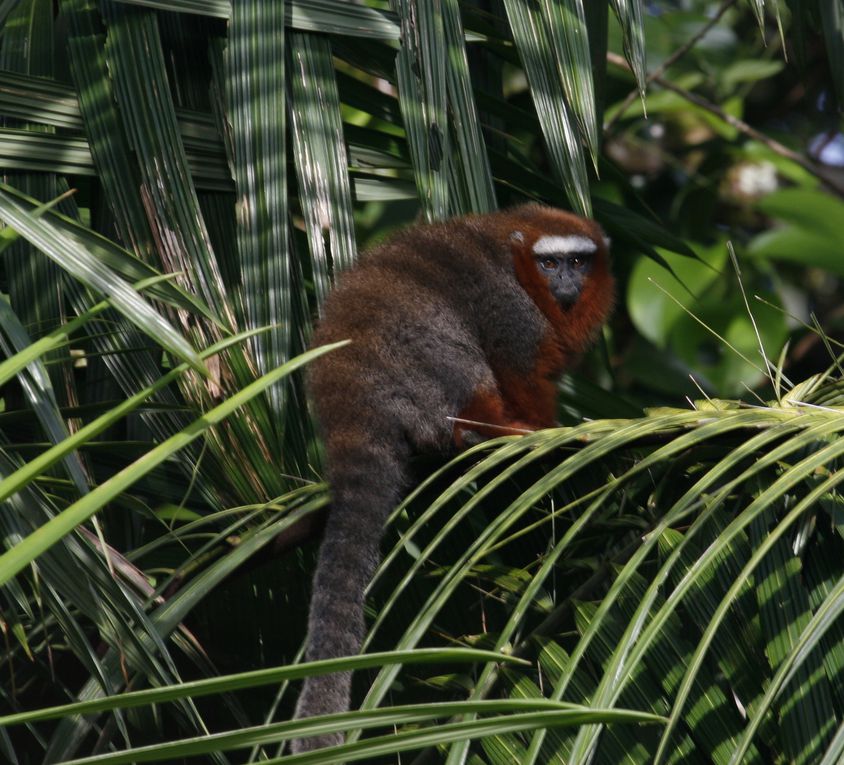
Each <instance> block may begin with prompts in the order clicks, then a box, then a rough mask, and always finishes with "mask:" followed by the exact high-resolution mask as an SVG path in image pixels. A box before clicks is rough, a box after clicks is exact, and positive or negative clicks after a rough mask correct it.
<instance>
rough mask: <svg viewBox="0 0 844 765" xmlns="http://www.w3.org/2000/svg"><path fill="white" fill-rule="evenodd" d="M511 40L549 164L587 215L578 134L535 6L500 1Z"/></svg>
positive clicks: (574, 204)
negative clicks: (528, 89) (517, 51)
mask: <svg viewBox="0 0 844 765" xmlns="http://www.w3.org/2000/svg"><path fill="white" fill-rule="evenodd" d="M504 7H505V8H506V9H507V17H508V19H509V20H510V26H511V28H512V30H513V39H514V41H515V43H516V47H517V48H518V50H519V56H520V57H521V59H522V63H523V64H524V68H525V74H526V75H527V78H528V82H529V83H530V86H531V89H530V95H531V98H532V99H533V101H534V106H535V108H536V115H537V117H538V119H539V124H540V125H541V126H542V135H543V137H544V139H545V144H546V146H547V147H548V153H549V157H550V159H551V165H552V167H553V168H554V173H555V175H556V177H557V178H558V179H559V180H560V182H561V183H562V184H563V187H564V188H565V190H566V195H567V196H568V199H569V202H570V203H571V205H572V208H573V209H574V211H575V212H577V213H579V214H581V215H587V216H588V215H590V214H591V211H592V203H591V200H590V198H589V182H588V179H587V175H586V163H585V161H584V157H583V150H582V148H581V145H580V134H579V132H578V130H577V127H576V124H575V120H574V119H573V117H572V113H571V108H570V106H569V104H568V103H567V101H566V96H565V92H564V89H563V86H562V83H561V82H560V79H559V72H558V69H557V65H556V63H555V61H554V60H549V59H548V57H547V55H546V51H547V50H548V47H549V42H548V35H549V31H548V28H547V24H546V21H545V19H544V18H543V16H542V15H541V14H540V13H539V10H538V8H533V7H532V6H530V5H528V4H525V3H522V2H520V1H519V0H504Z"/></svg>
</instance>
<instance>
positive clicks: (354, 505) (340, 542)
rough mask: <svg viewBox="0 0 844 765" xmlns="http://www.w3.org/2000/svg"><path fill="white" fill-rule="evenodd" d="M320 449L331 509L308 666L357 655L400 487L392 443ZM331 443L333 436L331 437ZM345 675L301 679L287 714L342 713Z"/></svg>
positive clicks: (297, 747) (328, 741) (337, 740)
mask: <svg viewBox="0 0 844 765" xmlns="http://www.w3.org/2000/svg"><path fill="white" fill-rule="evenodd" d="M332 440H333V439H328V443H327V444H326V447H327V451H328V459H329V480H330V483H331V489H332V504H331V511H330V513H329V515H328V520H327V522H326V526H325V532H324V536H323V540H322V546H321V547H320V550H319V558H318V560H317V567H316V572H315V574H314V581H313V594H312V595H311V609H310V615H309V617H308V647H307V650H306V658H307V660H308V661H317V660H319V659H331V658H336V657H339V656H351V655H355V654H357V653H359V652H360V647H361V643H362V641H363V636H364V611H363V605H364V597H363V594H364V590H365V588H366V585H367V584H368V583H369V581H370V579H371V578H372V575H373V574H374V573H375V568H376V566H377V565H378V562H379V560H380V548H379V545H380V541H381V535H382V530H383V526H384V522H385V521H386V519H387V517H388V515H389V513H390V511H391V510H392V509H393V508H394V507H395V505H396V503H397V501H398V499H399V497H400V494H401V492H402V490H403V489H404V486H405V465H406V464H407V463H406V460H407V454H404V453H401V452H403V450H402V449H399V452H400V453H397V450H396V448H395V444H390V445H389V446H391V447H393V448H388V446H387V445H386V444H384V443H382V444H377V445H376V444H362V443H353V442H352V443H351V444H350V440H348V439H343V441H344V448H343V449H340V448H339V445H338V447H337V448H332V443H331V441H332ZM338 440H339V439H338ZM351 680H352V673H351V672H335V673H333V674H330V675H320V676H313V677H309V678H306V679H305V682H304V685H303V687H302V691H301V693H300V694H299V700H298V703H297V705H296V713H295V717H296V718H297V719H298V718H302V717H311V716H313V715H321V714H331V713H333V712H344V711H346V710H347V709H348V708H349V702H350V695H351ZM343 740H344V736H343V734H342V733H334V734H326V735H323V736H312V737H310V738H303V739H297V740H295V741H293V743H292V751H293V752H294V753H298V752H308V751H312V750H314V749H321V748H322V747H326V746H332V745H335V744H341V743H343Z"/></svg>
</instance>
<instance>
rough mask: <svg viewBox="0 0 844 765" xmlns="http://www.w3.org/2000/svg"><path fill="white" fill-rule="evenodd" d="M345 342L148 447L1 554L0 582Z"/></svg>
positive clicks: (258, 383)
mask: <svg viewBox="0 0 844 765" xmlns="http://www.w3.org/2000/svg"><path fill="white" fill-rule="evenodd" d="M345 344H346V343H345V342H342V343H335V344H333V345H327V346H322V347H320V348H316V349H314V350H312V351H309V352H308V353H305V354H302V355H301V356H297V357H296V358H295V359H292V360H291V361H288V362H287V363H286V364H284V365H282V366H280V367H278V368H277V369H275V370H273V371H272V372H269V373H268V374H266V375H263V376H262V377H260V378H258V379H257V380H255V382H253V383H252V384H251V385H247V386H246V387H244V388H243V389H242V390H240V391H238V392H237V393H235V394H234V395H232V396H231V397H230V398H228V399H227V400H226V401H224V402H223V403H222V404H219V405H218V406H216V407H214V408H213V409H212V410H210V411H209V412H206V413H205V414H204V415H203V416H202V417H200V418H198V419H196V420H194V421H193V422H192V423H191V424H190V425H189V426H188V427H187V428H185V429H184V430H182V431H181V432H179V433H176V434H175V435H173V436H171V437H170V438H168V439H167V440H166V441H164V442H163V443H161V444H159V445H158V446H156V447H154V448H153V449H151V450H150V451H149V452H147V453H146V454H145V455H144V456H143V457H141V458H139V459H138V460H136V461H135V462H134V463H132V465H130V466H129V467H127V468H125V469H124V470H122V471H121V472H119V473H117V474H116V475H114V476H112V477H111V478H110V479H109V480H108V481H106V482H105V483H102V484H100V485H99V486H98V487H97V488H96V489H94V490H93V491H92V492H91V493H90V494H88V495H87V496H85V497H83V498H82V499H80V500H78V501H77V502H74V503H73V504H72V505H71V506H70V507H68V508H67V509H66V510H63V511H62V512H61V513H60V514H59V515H57V516H56V517H55V518H53V519H52V520H50V521H48V522H47V523H45V524H44V525H43V526H41V527H40V528H39V529H38V530H36V531H34V532H33V533H32V534H30V535H29V536H28V537H27V538H26V539H25V540H23V541H22V542H20V543H19V544H18V545H17V546H16V547H15V548H14V549H12V550H9V551H8V552H6V553H4V554H3V555H0V584H3V583H4V582H6V581H8V580H9V579H10V578H11V577H13V576H15V575H16V574H17V573H18V572H19V571H20V570H21V569H22V568H24V567H25V566H27V565H28V564H30V563H31V562H32V561H34V560H35V559H36V558H37V557H38V556H39V555H40V554H41V553H43V552H44V551H45V550H47V549H49V547H50V546H51V545H53V544H55V543H56V542H57V541H58V540H60V539H61V538H62V537H63V536H65V535H66V534H69V533H70V532H71V531H72V530H73V529H74V528H76V527H77V526H78V525H80V524H81V523H84V522H85V521H86V520H88V518H90V517H91V516H92V515H94V514H95V513H96V512H98V511H99V510H100V508H102V506H103V505H105V504H106V503H108V502H110V501H111V500H113V499H114V498H115V497H117V496H118V495H119V494H120V493H121V492H122V491H125V490H126V489H127V488H128V487H130V486H131V485H132V484H133V483H134V482H135V481H137V480H138V479H139V478H141V477H142V476H143V475H145V474H146V473H147V472H149V471H150V470H152V469H153V468H155V467H157V466H158V465H159V464H161V463H162V462H163V461H164V460H166V459H168V458H169V457H171V456H172V455H173V454H174V453H176V452H178V451H179V450H180V449H182V448H184V447H185V446H187V445H188V444H190V443H191V441H194V440H195V439H197V438H199V437H200V436H201V435H202V434H203V433H205V431H207V430H208V429H209V428H211V427H213V426H215V425H217V424H218V423H220V422H222V420H224V419H225V418H226V417H228V416H229V415H230V414H231V413H232V412H234V411H236V410H237V409H238V408H239V407H241V406H243V405H244V404H245V403H247V402H248V401H249V400H250V399H251V398H253V397H255V396H257V395H259V394H261V393H263V392H264V391H265V390H266V389H267V388H269V387H270V386H271V385H273V384H275V383H276V382H278V381H279V380H281V379H283V378H284V377H285V376H286V375H288V374H290V373H291V372H292V371H294V370H295V369H297V368H298V367H300V366H302V365H304V364H306V363H308V362H309V361H311V360H312V359H314V358H316V357H318V356H321V355H322V354H323V353H326V352H328V351H331V350H334V348H338V347H340V346H342V345H345Z"/></svg>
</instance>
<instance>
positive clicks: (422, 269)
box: [293, 211, 548, 752]
mask: <svg viewBox="0 0 844 765" xmlns="http://www.w3.org/2000/svg"><path fill="white" fill-rule="evenodd" d="M499 215H500V214H499ZM508 215H509V216H510V218H513V217H514V213H513V211H509V212H508ZM495 219H496V216H495V215H492V216H478V217H474V218H464V219H459V220H456V221H447V222H445V223H441V224H435V225H429V226H415V227H412V228H410V229H406V230H404V231H402V232H400V233H398V234H397V235H395V236H394V237H392V238H391V239H389V240H388V241H387V242H385V243H384V244H382V245H381V246H379V247H377V248H376V249H374V250H373V251H371V252H370V253H369V254H367V255H365V256H363V258H362V260H361V262H360V264H359V265H358V266H357V267H356V268H355V269H353V270H352V271H350V272H348V273H346V274H344V275H343V276H342V277H341V279H340V283H339V286H338V288H337V289H336V290H335V291H334V292H333V293H332V294H331V295H330V296H329V298H328V300H327V301H326V305H325V311H324V317H323V319H322V321H321V324H320V327H319V329H318V330H317V332H316V333H315V336H314V340H313V345H314V346H318V345H323V344H325V343H330V342H333V341H336V340H343V339H351V341H352V342H351V344H350V345H348V346H345V347H343V348H341V349H339V350H337V351H334V352H332V353H330V354H328V355H326V356H322V357H321V358H319V359H317V360H316V361H315V362H314V363H313V364H312V366H311V367H310V369H309V390H310V396H311V399H312V401H313V404H314V408H315V413H316V417H317V422H318V424H319V427H320V430H321V434H322V437H323V439H324V442H325V447H326V455H327V461H328V480H329V482H330V485H331V488H332V493H333V498H332V510H331V513H330V516H329V520H328V524H327V527H326V531H325V537H324V541H323V545H322V548H321V550H320V555H319V561H318V564H317V571H316V574H315V577H314V585H313V598H312V603H311V612H310V618H309V625H308V649H307V659H308V660H317V659H326V658H331V657H336V656H343V655H347V654H355V653H357V652H358V651H359V650H360V644H361V641H362V638H363V635H364V623H363V592H364V588H365V586H366V584H367V583H368V581H369V580H370V579H371V577H372V575H373V573H374V570H375V567H376V565H377V563H378V559H379V541H380V538H381V532H382V526H383V524H384V521H385V520H386V517H387V515H388V514H389V512H390V510H391V509H392V508H393V507H394V506H395V504H396V503H397V502H398V500H399V499H400V498H401V495H402V492H403V491H404V489H405V488H406V475H405V466H406V463H407V459H408V457H409V456H410V455H411V454H412V453H417V452H427V451H436V452H443V451H447V450H448V449H450V448H451V445H452V438H453V432H452V427H453V425H452V422H451V421H450V420H449V417H453V416H456V415H457V414H458V413H459V412H460V411H461V410H462V409H463V408H464V407H466V405H467V404H468V403H469V401H470V400H471V398H472V395H473V393H475V392H476V391H477V390H479V389H485V388H493V389H494V388H495V385H496V382H495V380H496V376H495V374H494V371H493V370H494V369H495V368H496V367H497V365H498V364H499V363H500V364H501V366H506V368H507V369H509V370H512V371H515V372H517V373H518V372H520V371H524V372H525V373H527V372H528V371H529V370H530V368H531V365H532V363H533V362H534V360H535V358H536V354H537V349H538V347H539V343H540V341H541V339H542V337H543V334H544V333H545V332H546V331H547V329H548V323H547V321H546V319H545V318H544V316H543V315H542V314H541V313H540V311H539V309H538V308H537V307H536V305H535V304H534V302H533V301H532V300H531V298H530V297H529V296H528V295H527V293H526V292H525V291H524V289H523V288H522V286H521V285H520V284H519V282H518V281H517V279H516V277H515V274H514V269H513V262H512V254H511V252H510V250H509V247H508V246H507V241H506V239H505V240H503V241H502V238H501V235H500V231H499V232H498V234H497V235H496V236H493V235H492V234H490V233H487V231H486V226H485V224H486V223H488V222H490V221H494V220H495ZM499 220H500V218H499ZM350 683H351V677H350V673H335V674H333V675H325V676H322V677H314V678H309V679H307V680H306V681H305V684H304V687H303V690H302V693H301V695H300V698H299V702H298V706H297V709H296V717H297V718H302V717H308V716H312V715H315V714H325V713H330V712H338V711H343V710H345V709H347V708H348V706H349V695H350ZM342 740H343V737H342V736H341V735H339V734H337V735H333V736H315V737H311V738H308V739H299V740H297V741H295V742H294V743H293V751H294V752H302V751H309V750H311V749H316V748H320V747H323V746H328V745H332V744H337V743H341V742H342Z"/></svg>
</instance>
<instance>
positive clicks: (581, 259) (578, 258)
mask: <svg viewBox="0 0 844 765" xmlns="http://www.w3.org/2000/svg"><path fill="white" fill-rule="evenodd" d="M588 261H589V259H588V258H587V257H586V256H585V255H571V256H570V257H569V267H571V268H583V266H585V265H586V264H587V263H588Z"/></svg>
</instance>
